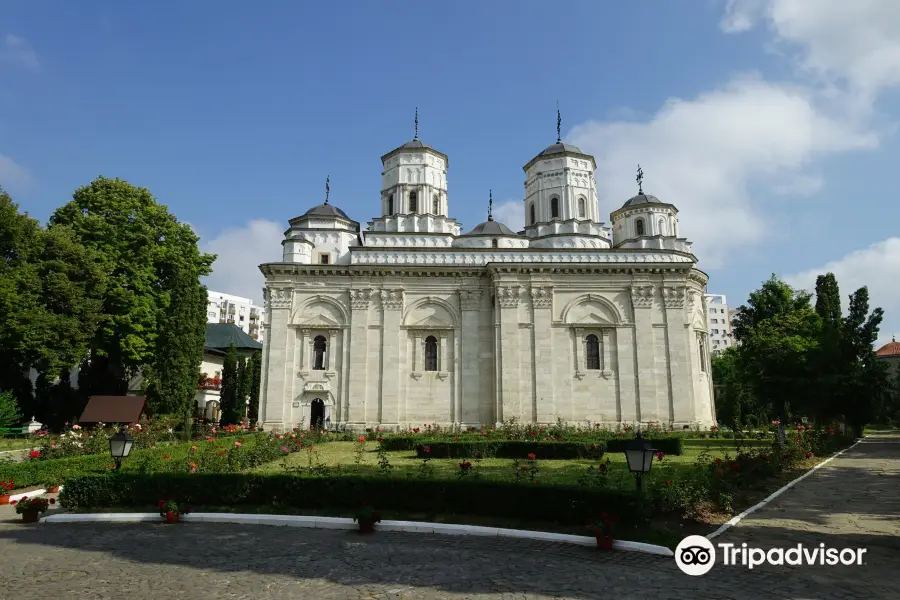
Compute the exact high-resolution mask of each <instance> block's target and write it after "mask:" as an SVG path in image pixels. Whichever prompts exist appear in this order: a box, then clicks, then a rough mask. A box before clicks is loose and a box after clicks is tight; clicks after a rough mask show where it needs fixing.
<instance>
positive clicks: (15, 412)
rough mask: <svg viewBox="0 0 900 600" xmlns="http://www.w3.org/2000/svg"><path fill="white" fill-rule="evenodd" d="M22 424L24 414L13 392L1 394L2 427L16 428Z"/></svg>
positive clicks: (0, 418) (0, 417) (0, 421)
mask: <svg viewBox="0 0 900 600" xmlns="http://www.w3.org/2000/svg"><path fill="white" fill-rule="evenodd" d="M21 423H22V413H20V412H19V406H18V404H17V403H16V399H15V397H13V395H12V392H0V427H15V426H16V425H19V424H21Z"/></svg>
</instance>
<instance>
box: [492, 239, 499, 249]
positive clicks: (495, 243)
mask: <svg viewBox="0 0 900 600" xmlns="http://www.w3.org/2000/svg"><path fill="white" fill-rule="evenodd" d="M498 245H499V244H498V243H497V240H496V239H493V240H491V248H497V247H498Z"/></svg>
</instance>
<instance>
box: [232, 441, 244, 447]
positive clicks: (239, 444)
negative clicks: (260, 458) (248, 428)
mask: <svg viewBox="0 0 900 600" xmlns="http://www.w3.org/2000/svg"><path fill="white" fill-rule="evenodd" d="M242 445H243V444H241V443H240V442H235V443H234V447H235V448H240V447H241V446H242Z"/></svg>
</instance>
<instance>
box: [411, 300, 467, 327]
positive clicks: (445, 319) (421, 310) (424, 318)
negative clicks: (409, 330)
mask: <svg viewBox="0 0 900 600" xmlns="http://www.w3.org/2000/svg"><path fill="white" fill-rule="evenodd" d="M458 323H459V318H458V315H457V312H456V309H455V308H454V307H453V305H452V304H450V303H449V302H447V301H446V300H444V299H442V298H433V297H429V298H420V299H419V300H416V301H415V302H413V303H411V304H410V305H409V307H408V308H407V309H406V312H405V314H404V315H403V325H404V326H405V327H414V328H419V327H424V328H453V327H456V326H457V324H458Z"/></svg>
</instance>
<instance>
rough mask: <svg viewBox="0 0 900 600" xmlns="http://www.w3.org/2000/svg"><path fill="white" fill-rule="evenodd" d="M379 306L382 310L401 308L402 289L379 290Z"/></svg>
mask: <svg viewBox="0 0 900 600" xmlns="http://www.w3.org/2000/svg"><path fill="white" fill-rule="evenodd" d="M380 295H381V307H382V308H383V309H384V310H403V290H399V289H397V290H387V289H385V290H381V291H380Z"/></svg>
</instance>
